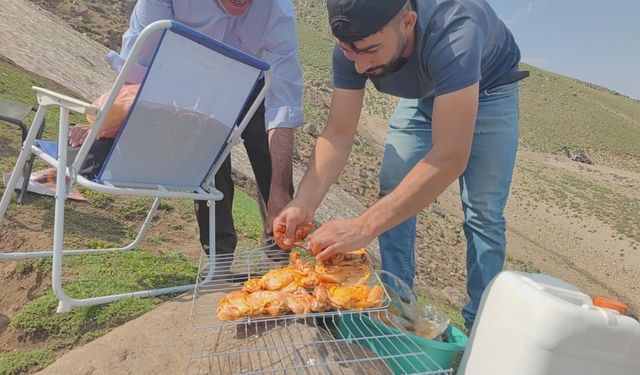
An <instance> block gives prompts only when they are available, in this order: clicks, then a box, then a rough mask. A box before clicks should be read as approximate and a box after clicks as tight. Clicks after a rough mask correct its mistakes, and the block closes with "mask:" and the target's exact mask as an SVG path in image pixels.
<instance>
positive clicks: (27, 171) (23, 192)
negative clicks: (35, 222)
mask: <svg viewBox="0 0 640 375" xmlns="http://www.w3.org/2000/svg"><path fill="white" fill-rule="evenodd" d="M45 122H46V119H45V118H44V117H43V118H42V124H41V125H40V129H38V134H37V135H36V139H42V133H44V126H45ZM23 142H24V139H23ZM35 158H36V156H35V155H33V154H31V158H30V159H29V162H28V163H27V165H26V166H25V168H24V171H23V173H22V176H23V178H22V188H21V189H20V195H19V196H18V204H23V203H24V197H25V195H27V190H28V189H29V181H30V180H31V170H32V169H33V162H34V160H35Z"/></svg>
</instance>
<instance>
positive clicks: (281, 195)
mask: <svg viewBox="0 0 640 375" xmlns="http://www.w3.org/2000/svg"><path fill="white" fill-rule="evenodd" d="M289 202H291V197H290V196H289V193H288V192H286V191H271V193H270V194H269V202H267V222H266V224H265V227H266V228H267V229H266V230H267V234H275V231H273V232H271V233H270V231H271V228H273V219H275V217H276V215H278V214H279V213H280V211H282V210H283V209H284V208H285V207H286V206H287V204H289Z"/></svg>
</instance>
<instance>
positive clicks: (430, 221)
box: [0, 0, 640, 374]
mask: <svg viewBox="0 0 640 375" xmlns="http://www.w3.org/2000/svg"><path fill="white" fill-rule="evenodd" d="M11 1H12V2H15V1H16V0H11ZM34 2H35V3H40V4H42V5H47V4H51V3H55V4H57V5H56V6H51V7H50V9H51V10H52V11H53V12H54V13H60V14H62V15H63V16H64V17H63V18H64V19H65V20H66V21H68V22H70V21H69V20H70V19H71V20H73V19H76V20H77V19H80V20H83V22H84V25H86V24H89V23H91V22H96V23H98V24H100V25H102V26H100V27H98V28H96V29H95V30H102V28H104V27H106V26H105V25H107V26H108V25H109V22H115V21H113V20H110V21H105V20H104V19H102V18H100V17H98V16H96V14H99V12H100V11H99V10H97V9H98V8H99V7H98V8H91V9H90V10H89V11H84V10H82V11H81V12H80V13H82V12H85V13H82V14H90V17H89V16H88V17H89V18H86V19H85V18H78V17H77V15H75V16H74V14H75V13H74V12H75V11H74V12H72V11H67V10H68V9H75V8H73V7H72V6H71V5H73V4H75V2H73V1H34ZM126 3H128V4H129V5H130V4H131V2H130V1H129V2H126ZM116 8H117V9H116ZM65 9H66V10H65ZM109 9H111V8H109ZM127 9H128V8H126V6H123V7H115V8H113V9H112V11H113V12H114V13H118V12H125V11H126V10H127ZM103 13H104V12H103ZM43 14H44V13H43ZM47 17H49V19H52V20H58V19H56V18H52V17H53V16H50V15H49V16H47ZM74 17H75V18H74ZM91 17H93V18H91ZM96 17H97V18H96ZM106 18H109V17H106ZM92 20H93V21H92ZM71 23H72V24H73V22H71ZM76 26H77V25H76ZM92 30H93V29H91V28H88V29H87V30H85V32H86V33H87V35H89V36H92V37H93V36H95V35H97V34H99V32H98V31H92ZM105 38H106V39H104V40H100V39H99V38H98V37H96V38H95V39H97V40H99V41H101V42H103V43H105V44H109V45H111V46H112V47H113V43H114V42H113V37H112V36H107V37H105ZM7 57H9V58H10V57H11V56H7ZM310 89H313V88H310ZM323 97H324V102H323V103H316V104H317V105H318V106H326V105H327V104H328V95H324V96H323ZM385 126H386V123H385V120H384V119H380V118H376V117H374V116H369V115H367V114H365V115H363V119H362V121H361V126H360V129H359V137H358V143H357V144H356V145H355V146H354V153H353V155H352V157H351V159H350V161H349V164H348V166H347V168H346V170H345V172H344V173H343V174H342V175H341V176H340V178H339V182H338V183H339V185H340V186H341V187H342V188H343V189H345V190H346V191H349V192H351V193H352V194H353V195H354V196H356V197H360V199H361V202H362V203H363V204H364V205H365V206H366V205H369V204H371V203H373V202H374V201H375V200H376V199H377V195H378V186H377V173H378V169H379V165H380V159H381V154H380V150H381V147H382V146H381V145H382V144H383V142H384V136H385V132H386V130H385ZM314 138H315V135H314V132H312V131H306V130H301V131H299V132H298V134H297V145H298V153H299V156H298V158H297V159H298V160H299V162H298V163H297V168H298V169H300V168H303V167H304V161H305V160H307V158H308V155H309V153H310V151H311V147H312V145H313V141H314ZM532 164H534V165H545V166H548V167H550V168H554V169H557V170H563V171H567V172H571V173H575V174H577V175H579V176H582V177H585V178H587V179H590V180H593V181H599V182H604V183H606V184H607V185H608V186H609V187H610V188H611V189H612V191H614V192H615V194H620V195H623V196H628V197H635V198H638V196H639V195H640V193H639V192H640V175H638V174H635V173H632V172H628V171H625V170H622V169H614V168H608V167H602V166H597V165H596V166H587V165H584V164H578V163H575V162H572V161H570V160H569V159H567V158H566V157H563V156H561V155H549V154H539V153H532V152H527V151H521V152H520V153H519V159H518V165H517V168H516V173H515V176H514V183H513V187H512V192H511V196H510V200H509V202H508V206H507V211H506V217H507V225H508V228H507V236H508V250H507V252H508V254H509V261H508V266H510V267H516V268H520V269H525V270H540V271H541V272H545V273H548V274H550V275H552V276H556V277H560V278H562V279H564V280H566V281H568V282H570V283H573V284H575V285H577V286H578V287H579V288H581V289H582V290H584V291H585V292H587V293H589V294H605V295H609V296H612V297H617V298H619V299H621V300H623V301H625V302H626V303H627V304H629V305H630V307H631V308H632V309H633V310H635V311H640V288H639V287H638V282H637V280H638V279H640V251H639V250H638V242H637V241H635V240H634V239H633V238H631V237H630V236H624V235H622V236H621V235H620V234H619V233H618V232H617V231H616V230H615V228H613V227H612V226H611V225H610V224H606V223H604V222H603V220H602V219H601V218H598V217H595V216H588V215H587V216H585V215H584V214H581V215H580V219H579V220H576V219H575V217H574V216H575V215H576V214H577V213H575V212H572V211H571V209H569V210H568V211H567V210H561V209H560V208H558V207H557V206H556V205H554V204H553V202H546V201H542V202H536V205H528V204H527V203H528V202H529V203H530V201H531V197H530V196H529V195H528V194H527V192H526V190H525V189H523V188H522V187H523V186H527V185H532V184H536V183H537V182H536V180H535V178H534V177H533V176H532V175H531V174H529V173H528V172H527V171H526V169H524V168H523V167H524V166H527V165H532ZM458 194H459V193H458V189H457V184H453V185H452V186H451V187H449V189H447V190H446V192H444V193H443V194H442V195H441V197H440V198H439V199H438V204H437V205H435V206H434V207H432V208H431V209H427V210H425V211H424V212H423V213H422V214H421V215H420V218H419V225H418V234H417V236H418V240H417V243H418V245H417V250H416V251H417V258H418V267H417V276H418V281H417V287H418V289H419V290H420V291H422V292H425V293H427V294H429V295H431V296H432V297H433V298H440V299H445V300H447V301H449V303H452V304H454V305H456V304H460V303H461V302H463V301H461V300H460V298H458V297H460V296H461V295H462V296H463V295H464V294H466V293H465V279H466V273H465V265H464V259H465V246H466V245H465V239H464V235H463V233H462V228H461V225H460V224H461V221H462V214H461V211H460V203H459V197H458ZM43 218H45V219H46V218H47V216H46V214H45V212H44V211H43V213H42V215H41V216H38V217H33V218H29V217H22V216H15V217H14V218H13V219H10V220H9V222H8V223H3V226H2V227H1V228H0V239H1V242H2V246H1V247H2V248H3V249H9V248H12V247H14V246H17V247H22V248H25V247H29V246H30V245H34V246H35V247H39V248H46V247H48V246H49V242H50V238H49V237H48V236H47V235H45V234H43V233H42V227H41V226H38V225H41V224H36V219H38V220H41V219H43ZM169 219H170V218H167V221H166V222H160V223H158V225H156V226H154V228H155V229H153V230H157V231H159V232H162V231H164V230H166V225H167V223H168V222H169ZM629 220H630V221H639V220H640V218H638V217H635V218H633V217H631V218H629ZM187 223H188V225H187V226H185V230H184V231H183V233H182V234H180V235H178V234H176V237H175V238H173V237H172V238H173V241H175V243H176V244H185V251H186V252H187V253H188V254H190V255H191V256H195V255H196V254H197V253H198V251H199V249H198V246H197V239H196V238H195V223H194V222H193V221H187ZM49 225H50V223H49ZM594 230H595V231H594ZM151 235H153V233H151ZM15 269H16V265H15V263H13V262H6V263H0V275H2V276H3V279H2V284H3V288H2V289H1V290H0V300H1V301H3V303H2V305H3V306H2V311H1V312H0V334H1V335H0V352H3V351H7V350H8V349H10V348H12V347H13V348H15V347H19V346H21V345H26V344H24V343H21V341H20V338H19V337H17V334H16V333H15V332H13V331H12V329H11V328H10V326H9V325H8V321H9V319H10V318H11V317H12V314H15V312H16V311H17V309H18V308H19V307H20V306H22V305H23V304H24V303H26V302H27V301H28V300H29V299H31V298H32V296H34V295H36V294H37V293H38V292H39V291H41V290H43V288H47V287H48V280H39V279H38V275H37V274H36V273H32V274H30V275H29V277H26V278H14V277H12V278H8V277H5V276H6V275H8V274H10V273H11V272H13V270H15ZM452 290H453V292H452ZM7 301H11V302H8V304H7ZM171 308H173V307H171ZM176 308H177V307H176ZM181 308H182V307H181ZM151 314H153V313H151ZM148 315H149V318H151V316H150V314H148ZM146 318H147V315H145V316H144V317H142V318H140V319H138V320H144V319H146ZM167 319H168V318H167ZM138 329H139V328H138V326H137V325H135V324H134V325H125V326H123V327H120V328H118V329H116V330H114V332H119V333H114V334H113V335H111V334H109V335H107V336H105V337H104V338H103V339H104V340H106V341H100V340H103V339H99V340H96V341H95V342H96V344H94V345H93V346H92V347H91V349H81V350H84V351H82V352H81V353H87V352H89V353H90V352H91V351H92V350H100V349H99V348H100V345H112V344H113V343H114V342H115V343H117V344H118V345H122V346H123V348H124V349H122V350H124V351H126V350H127V349H126V347H127V345H129V347H131V348H132V349H131V350H134V347H135V346H138V345H140V344H139V343H137V342H136V341H135V340H133V339H131V337H132V336H131V337H129V338H127V337H128V336H127V335H128V334H131V335H134V334H135V332H140V331H137V330H138ZM127 330H132V331H129V333H127ZM133 330H135V331H133ZM122 331H124V332H122ZM145 332H146V331H145ZM109 337H112V339H111V340H116V341H112V342H111V343H108V342H109V341H108V340H109ZM116 337H117V339H116ZM130 339H131V340H130ZM90 345H91V344H90ZM158 347H159V348H160V347H161V345H160V344H158ZM149 348H150V349H149V350H151V348H152V347H151V346H150V347H149ZM114 350H115V349H114ZM159 350H160V351H159V352H158V353H157V354H158V355H160V356H162V350H165V351H166V348H165V347H162V348H161V349H159ZM109 353H113V351H110V352H109ZM105 356H106V354H105ZM125 357H126V356H125ZM69 358H72V359H71V360H73V358H75V360H76V361H77V363H79V364H80V363H82V362H83V355H73V356H70V357H69ZM105 361H106V362H105V363H108V361H109V359H107V358H105ZM145 361H147V363H149V362H148V359H145ZM54 366H55V365H54ZM52 368H53V366H52ZM123 371H124V370H123ZM48 373H52V372H48ZM86 373H87V374H89V373H92V372H91V371H90V369H89V367H87V371H86Z"/></svg>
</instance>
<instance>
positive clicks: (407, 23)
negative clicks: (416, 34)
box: [401, 10, 418, 33]
mask: <svg viewBox="0 0 640 375" xmlns="http://www.w3.org/2000/svg"><path fill="white" fill-rule="evenodd" d="M417 21H418V13H416V12H415V11H413V10H410V11H407V12H405V14H404V16H402V23H401V25H402V28H403V29H404V31H405V32H406V33H408V32H410V31H411V30H413V28H414V27H416V22H417Z"/></svg>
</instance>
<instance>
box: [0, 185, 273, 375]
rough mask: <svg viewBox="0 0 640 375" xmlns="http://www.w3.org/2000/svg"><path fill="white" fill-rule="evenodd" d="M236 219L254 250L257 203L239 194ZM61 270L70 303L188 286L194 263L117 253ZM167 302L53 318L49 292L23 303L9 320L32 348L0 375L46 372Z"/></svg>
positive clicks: (11, 357)
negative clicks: (63, 356)
mask: <svg viewBox="0 0 640 375" xmlns="http://www.w3.org/2000/svg"><path fill="white" fill-rule="evenodd" d="M145 207H148V206H146V205H145ZM234 218H235V222H236V225H237V227H238V231H239V234H240V236H241V238H242V242H243V243H245V244H247V243H252V244H253V245H254V246H255V244H256V243H257V241H258V240H259V238H260V237H259V233H260V226H261V220H260V215H259V213H258V209H257V204H256V202H255V200H254V199H253V198H252V197H250V196H249V195H247V194H245V193H243V192H237V193H236V195H235V200H234ZM92 241H93V243H92V245H97V246H98V247H106V246H112V245H113V244H111V243H108V242H104V241H103V242H99V240H95V239H94V240H92ZM156 242H158V244H159V245H160V246H163V245H164V247H166V244H163V240H162V239H156ZM248 246H250V245H248ZM64 268H65V270H66V271H65V273H64V280H65V292H66V293H67V294H69V295H70V296H71V297H73V298H87V297H92V296H98V295H106V294H114V293H122V292H126V291H131V290H143V289H152V288H162V287H168V286H174V285H183V284H188V283H192V282H193V281H194V278H195V274H196V271H197V262H196V261H194V260H190V259H187V258H186V257H185V256H184V255H183V254H182V253H181V252H180V250H179V249H173V250H166V251H163V253H162V254H160V255H157V254H155V253H151V252H149V251H147V250H145V249H144V248H143V249H138V250H136V251H132V252H126V253H119V254H115V253H114V254H107V255H104V254H103V255H79V256H73V257H67V258H65V261H64ZM50 269H51V262H50V260H48V259H41V260H27V261H22V262H20V263H18V264H17V265H16V268H15V271H14V272H13V274H12V275H11V276H12V277H13V278H20V277H25V276H26V275H27V274H29V273H31V272H35V271H40V272H42V273H43V276H44V277H46V278H49V277H50ZM171 297H172V296H170V295H169V296H162V297H158V298H145V299H139V298H129V299H124V300H120V301H117V302H114V303H110V304H107V305H101V306H92V307H81V308H77V309H74V310H72V311H71V312H69V313H65V314H57V313H56V312H55V309H56V307H57V299H56V298H55V296H54V295H53V293H52V292H51V291H50V290H48V291H46V292H45V293H43V294H41V295H39V296H38V297H37V298H35V299H33V300H32V301H30V302H29V303H28V304H26V305H25V306H24V307H23V308H22V309H21V310H20V311H19V313H18V314H17V315H16V316H14V317H13V319H12V320H11V325H12V326H13V327H14V328H16V329H18V330H19V332H20V334H21V336H22V337H24V339H25V340H26V341H27V342H31V343H32V345H30V347H29V348H28V349H22V350H15V351H11V352H9V353H7V354H5V355H3V356H0V375H13V374H21V373H23V372H25V371H34V370H36V369H39V368H43V367H46V366H47V365H48V364H49V363H51V362H53V360H54V358H55V356H56V353H58V352H60V351H64V350H67V349H69V348H72V347H74V346H77V345H82V344H84V343H86V342H89V341H91V340H93V339H95V338H97V337H100V336H102V335H104V334H106V333H107V332H109V331H110V330H111V329H113V328H114V327H117V326H119V325H121V324H123V323H125V322H127V321H129V320H131V319H134V318H136V317H138V316H140V315H142V314H144V313H145V312H148V311H150V310H151V309H153V308H154V307H155V306H156V305H157V304H158V303H161V302H162V301H164V300H167V299H168V298H171Z"/></svg>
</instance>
